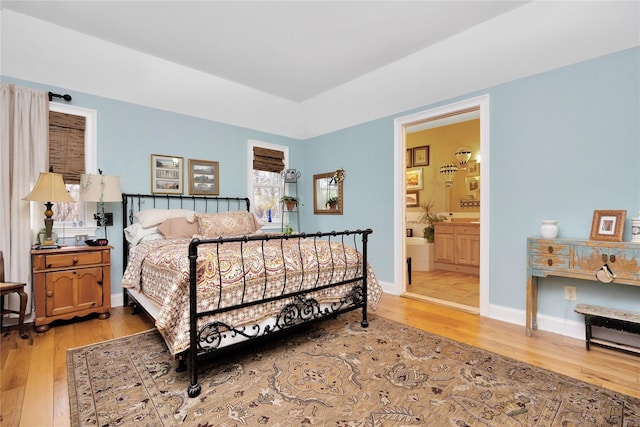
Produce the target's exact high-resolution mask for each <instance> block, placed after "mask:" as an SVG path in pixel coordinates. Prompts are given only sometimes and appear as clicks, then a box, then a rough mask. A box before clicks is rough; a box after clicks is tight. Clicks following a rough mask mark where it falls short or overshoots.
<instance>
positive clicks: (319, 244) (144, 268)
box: [122, 238, 382, 354]
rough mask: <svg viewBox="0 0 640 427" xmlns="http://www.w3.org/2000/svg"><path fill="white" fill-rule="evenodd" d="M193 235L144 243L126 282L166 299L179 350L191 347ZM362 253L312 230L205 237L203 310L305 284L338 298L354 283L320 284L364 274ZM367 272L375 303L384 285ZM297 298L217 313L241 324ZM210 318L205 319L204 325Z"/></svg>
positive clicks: (323, 297) (164, 315) (163, 325)
mask: <svg viewBox="0 0 640 427" xmlns="http://www.w3.org/2000/svg"><path fill="white" fill-rule="evenodd" d="M189 242H190V240H188V239H176V240H153V241H149V242H144V243H141V244H139V245H138V246H136V247H135V250H134V251H133V253H132V255H131V257H130V260H129V263H128V266H127V269H126V271H125V273H124V277H123V279H122V286H123V287H124V288H133V289H136V290H138V291H139V292H142V293H144V294H145V295H146V296H147V297H149V298H151V299H152V300H154V301H155V302H156V303H158V305H160V306H161V310H160V315H159V316H158V319H156V327H157V328H158V330H159V331H160V333H161V334H162V335H163V337H164V339H165V341H166V342H167V345H168V346H169V349H170V350H171V351H172V353H173V354H177V353H180V352H182V351H184V350H186V349H188V347H189V259H188V247H189ZM241 246H242V251H241V250H240V248H241ZM361 258H362V256H361V254H359V253H358V252H357V251H356V250H355V249H353V248H352V247H350V246H348V245H342V244H341V243H339V242H333V241H332V242H329V241H326V240H322V239H317V240H314V239H312V238H307V239H287V240H278V239H276V240H267V241H262V240H257V241H249V242H226V243H224V244H220V245H216V244H204V245H200V246H199V248H198V263H197V278H198V311H200V312H202V311H207V310H215V309H218V308H223V307H232V306H234V305H237V304H240V303H241V302H243V301H244V302H247V301H261V300H263V299H265V298H268V297H272V296H278V295H282V294H283V293H289V292H295V291H298V290H312V291H311V292H310V294H309V295H310V296H312V297H313V298H315V299H316V300H317V301H318V302H319V303H321V304H324V303H331V302H336V301H339V300H340V298H342V297H343V296H345V295H346V294H347V293H348V291H349V290H350V289H351V288H352V287H353V284H345V285H340V286H337V287H331V288H328V289H324V290H315V291H313V289H314V288H316V287H317V286H322V285H325V284H330V283H336V282H340V281H343V280H349V279H352V278H355V277H358V276H360V275H361V269H362V259H361ZM367 277H368V282H367V284H368V287H367V296H368V305H369V307H370V308H371V309H373V310H375V309H376V308H377V305H378V302H379V300H380V296H381V294H382V289H381V287H380V284H379V283H378V280H377V279H376V277H375V274H374V273H373V271H372V270H371V268H370V267H369V266H367ZM285 287H286V288H285ZM290 302H292V298H289V299H286V300H279V301H274V302H270V303H261V304H257V305H253V306H250V307H247V308H244V309H242V310H240V309H234V310H231V311H228V312H224V313H218V314H217V315H216V320H219V321H222V322H225V323H228V324H232V325H234V326H236V327H238V326H241V325H246V324H254V323H256V322H260V321H262V320H264V319H266V318H268V317H272V316H273V315H275V314H276V313H278V312H279V311H280V309H281V308H282V307H283V306H284V304H287V303H290ZM204 323H205V320H204V319H201V320H200V325H202V324H204Z"/></svg>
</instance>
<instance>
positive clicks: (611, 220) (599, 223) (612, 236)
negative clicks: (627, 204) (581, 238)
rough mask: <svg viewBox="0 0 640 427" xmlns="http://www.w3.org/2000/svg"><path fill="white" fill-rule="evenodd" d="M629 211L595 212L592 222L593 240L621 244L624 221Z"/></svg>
mask: <svg viewBox="0 0 640 427" xmlns="http://www.w3.org/2000/svg"><path fill="white" fill-rule="evenodd" d="M626 217H627V211H624V210H622V211H620V210H614V211H600V210H597V211H593V221H592V222H591V237H590V239H591V240H608V241H612V242H621V241H622V234H623V233H624V220H625V219H626Z"/></svg>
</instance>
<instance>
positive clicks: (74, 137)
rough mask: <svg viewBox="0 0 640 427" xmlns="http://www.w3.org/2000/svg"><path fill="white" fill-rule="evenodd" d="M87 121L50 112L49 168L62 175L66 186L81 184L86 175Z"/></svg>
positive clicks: (69, 115) (78, 117) (82, 118)
mask: <svg viewBox="0 0 640 427" xmlns="http://www.w3.org/2000/svg"><path fill="white" fill-rule="evenodd" d="M85 121H86V119H85V118H84V117H82V116H75V115H73V114H66V113H59V112H55V111H49V166H52V167H53V171H54V172H56V173H60V174H62V177H63V179H64V182H65V184H80V175H81V174H83V173H84V131H85Z"/></svg>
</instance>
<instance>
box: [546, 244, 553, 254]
mask: <svg viewBox="0 0 640 427" xmlns="http://www.w3.org/2000/svg"><path fill="white" fill-rule="evenodd" d="M547 250H548V251H549V253H550V254H552V253H553V246H551V245H549V247H548V248H547Z"/></svg>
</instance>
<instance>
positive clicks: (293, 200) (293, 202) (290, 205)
mask: <svg viewBox="0 0 640 427" xmlns="http://www.w3.org/2000/svg"><path fill="white" fill-rule="evenodd" d="M280 202H284V204H285V205H286V206H287V210H289V211H292V210H294V209H295V208H296V206H297V205H298V204H300V199H298V198H297V197H295V196H282V197H281V198H280Z"/></svg>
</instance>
